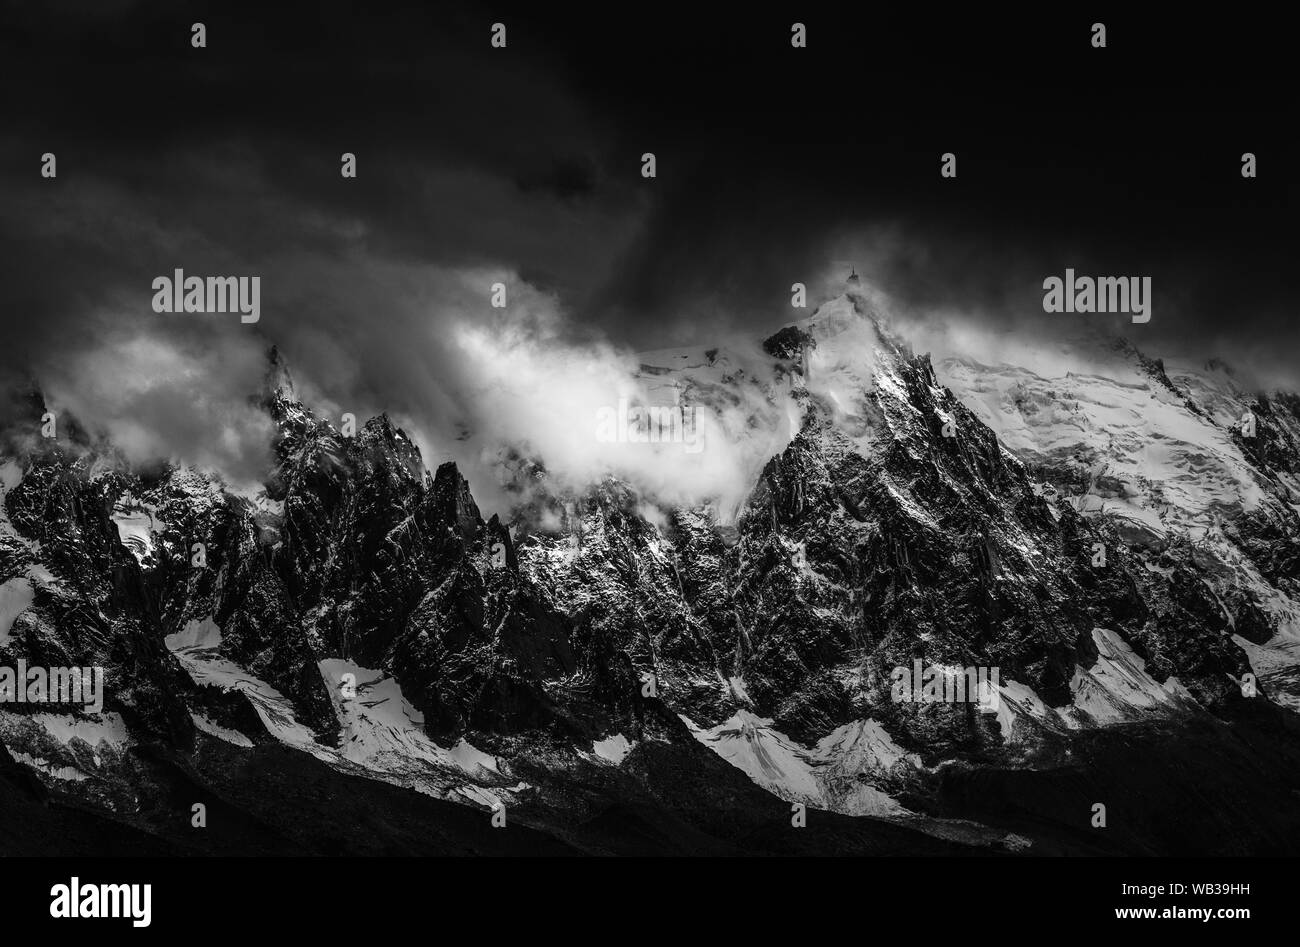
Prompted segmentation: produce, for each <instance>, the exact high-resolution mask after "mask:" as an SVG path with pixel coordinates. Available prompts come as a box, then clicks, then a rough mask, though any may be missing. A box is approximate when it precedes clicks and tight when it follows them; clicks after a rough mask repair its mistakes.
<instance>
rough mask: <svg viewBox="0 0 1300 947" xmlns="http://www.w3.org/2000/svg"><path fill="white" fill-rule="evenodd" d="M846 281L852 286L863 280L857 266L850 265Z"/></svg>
mask: <svg viewBox="0 0 1300 947" xmlns="http://www.w3.org/2000/svg"><path fill="white" fill-rule="evenodd" d="M845 282H846V283H849V284H850V285H852V286H857V285H858V284H859V283H860V282H861V280H859V279H858V271H857V268H856V267H853V266H850V267H849V278H848V279H847V280H845Z"/></svg>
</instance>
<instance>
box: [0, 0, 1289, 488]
mask: <svg viewBox="0 0 1300 947" xmlns="http://www.w3.org/2000/svg"><path fill="white" fill-rule="evenodd" d="M361 10H362V8H360V7H351V6H345V5H328V4H327V5H325V6H323V7H318V8H312V9H311V10H307V11H304V10H300V9H294V8H279V7H277V8H274V9H257V8H249V9H245V10H238V9H236V8H232V7H230V6H229V5H226V4H198V5H177V4H164V3H117V4H114V5H112V7H111V8H108V7H104V6H103V5H97V4H95V5H86V6H84V7H82V6H78V5H75V4H63V5H58V6H56V7H54V8H47V9H46V10H38V9H36V8H30V7H24V8H11V9H9V10H7V11H6V14H5V15H6V19H7V21H8V22H7V25H6V29H5V30H4V31H2V32H3V37H4V38H3V42H4V44H5V48H4V57H3V65H0V69H3V79H4V81H5V83H6V87H7V88H19V87H21V88H22V90H23V92H22V95H21V96H20V97H19V99H18V102H17V103H16V107H15V108H14V109H13V111H12V114H11V115H9V116H8V117H7V126H6V134H5V138H4V142H3V145H0V149H2V150H0V165H2V168H0V169H2V171H3V177H2V178H0V202H3V206H4V208H5V214H4V217H3V219H2V220H0V253H3V254H4V256H5V258H6V259H7V260H8V261H10V266H9V267H8V268H7V271H6V281H5V287H4V309H5V314H4V317H3V323H2V324H0V340H2V341H3V348H4V353H5V356H4V361H5V366H6V368H7V369H9V370H10V371H13V370H15V369H22V370H27V369H30V370H32V371H33V372H36V373H37V374H39V375H41V376H42V377H50V376H53V377H55V378H58V379H60V380H61V381H62V383H63V387H64V389H65V390H66V391H68V392H69V395H68V397H69V398H72V394H71V392H72V391H73V390H74V389H77V388H78V387H79V386H81V382H80V381H79V379H83V378H93V379H100V378H102V379H103V382H102V384H101V385H100V387H99V388H98V389H95V390H96V391H98V392H99V393H98V394H97V396H96V398H94V399H91V398H86V397H84V395H79V396H78V397H76V398H74V399H73V400H76V401H77V402H78V403H79V404H80V406H81V408H82V409H83V410H86V411H91V410H92V409H93V405H94V404H95V403H96V402H97V401H98V402H104V401H105V400H107V401H110V402H111V401H112V400H113V399H112V398H111V397H109V394H110V393H109V392H108V391H107V389H108V387H110V386H111V366H109V364H108V362H109V361H111V359H119V360H120V361H122V363H123V365H124V366H126V367H129V368H130V369H131V370H134V371H140V372H147V371H148V363H149V360H150V359H151V358H153V359H158V360H160V364H162V365H163V366H164V368H165V370H166V371H164V375H165V374H166V372H167V371H170V372H172V373H174V375H175V377H174V379H172V381H171V383H170V388H169V390H170V391H171V392H172V393H173V394H177V393H178V392H179V390H180V389H181V388H183V387H187V388H188V389H189V390H191V391H199V390H203V391H204V392H205V393H204V394H203V396H202V398H201V399H198V400H201V401H202V404H199V405H198V406H197V407H196V408H195V416H196V417H202V418H206V419H207V420H205V421H203V422H202V423H201V424H198V423H196V425H195V426H194V427H193V430H192V432H191V434H190V436H189V437H188V438H187V437H186V434H185V428H186V425H185V424H184V423H182V421H180V420H178V418H177V416H176V410H180V409H175V410H173V408H174V405H173V406H171V407H169V409H168V411H167V412H166V413H165V414H164V413H163V412H162V404H163V403H164V402H165V401H166V399H165V398H162V397H160V396H159V395H158V393H157V392H154V393H151V394H149V396H148V397H145V396H143V395H141V396H139V397H135V396H132V397H128V398H123V399H121V404H119V405H117V406H116V407H115V415H114V417H113V418H112V420H113V421H114V422H115V423H116V424H117V426H118V427H121V426H122V424H123V423H124V422H125V421H126V420H131V421H132V423H134V424H135V425H136V426H137V427H144V426H146V425H145V423H144V421H143V420H142V415H148V416H150V417H152V416H153V415H157V426H158V427H159V428H160V429H161V430H162V431H164V432H165V434H164V435H163V436H162V442H163V443H166V444H169V445H174V446H176V447H177V448H178V449H190V448H194V449H198V448H200V447H201V446H203V444H204V443H205V437H204V434H203V433H202V432H203V431H205V430H207V429H208V428H210V427H211V426H212V425H213V424H216V423H221V424H223V425H225V427H226V428H228V429H229V430H231V431H235V430H237V429H238V428H239V426H240V424H241V423H243V422H242V421H240V420H239V418H238V417H237V416H236V415H231V414H230V412H231V411H233V410H234V409H229V410H227V408H228V406H229V405H232V404H234V403H235V402H236V400H237V399H238V398H241V397H243V395H244V394H246V393H247V389H248V386H249V385H250V384H251V380H252V379H253V377H254V376H255V375H256V373H257V370H258V365H259V362H258V358H259V353H260V351H261V349H262V348H263V346H264V345H266V344H267V343H269V342H271V341H275V342H278V343H280V344H281V345H282V347H283V348H284V349H285V351H286V352H287V353H288V355H289V357H290V359H291V361H292V363H293V364H294V365H295V366H296V367H297V368H298V369H299V374H300V375H301V376H303V377H304V378H305V379H307V381H308V382H309V384H311V385H312V386H314V388H315V389H316V394H317V395H318V396H319V397H320V398H321V399H322V400H323V401H324V402H328V403H330V404H333V405H343V404H348V405H352V404H356V405H358V407H360V408H361V409H362V410H381V409H385V408H387V409H390V410H394V411H398V412H406V413H408V414H410V415H411V416H415V417H418V416H419V415H420V413H421V412H426V413H430V414H432V415H434V416H436V417H437V418H438V419H439V421H440V422H441V421H446V422H451V421H453V420H455V419H458V418H460V419H463V418H466V417H470V416H472V414H473V412H472V410H470V409H469V408H468V407H467V406H466V405H465V404H464V395H463V390H467V389H468V388H470V387H472V385H471V384H470V380H468V379H465V378H464V377H463V374H462V366H461V365H460V364H458V357H457V353H456V352H455V350H454V348H451V347H449V346H448V343H447V340H446V338H442V339H439V338H433V339H430V338H428V337H427V336H426V333H428V332H430V331H433V333H434V335H435V336H436V335H437V333H438V332H441V333H442V335H443V336H446V335H448V333H449V332H450V329H449V328H448V324H447V323H446V322H444V321H442V315H443V314H449V317H455V318H457V319H460V318H470V319H473V318H485V317H484V316H482V314H481V313H480V312H479V310H480V309H481V308H482V305H483V300H485V299H486V283H490V282H491V281H492V279H495V278H504V279H515V280H519V281H521V282H522V284H526V285H523V286H522V288H521V293H522V294H524V295H528V294H534V293H535V295H536V298H535V300H534V301H535V303H536V305H537V307H538V309H539V311H543V310H544V311H545V312H546V313H547V314H548V320H547V326H548V328H547V333H548V335H547V338H548V340H550V342H552V343H557V344H558V342H557V340H568V341H569V342H572V344H574V345H578V346H584V345H588V344H591V339H593V338H598V337H599V336H600V335H601V334H603V335H605V336H607V337H608V338H610V339H612V340H613V341H614V342H615V343H619V344H622V343H626V344H628V345H632V346H636V347H641V348H660V347H664V346H668V345H672V344H678V343H684V342H703V341H709V340H712V339H714V338H717V337H723V336H727V335H730V334H739V335H751V336H752V335H762V334H764V333H766V332H768V331H771V330H772V329H774V328H775V327H777V326H779V325H781V324H782V323H784V322H786V321H789V320H790V319H791V318H793V316H794V315H796V314H794V313H792V312H791V310H790V309H789V306H788V302H789V287H790V284H791V283H792V282H796V281H799V282H805V283H808V285H809V286H810V287H814V288H815V289H816V290H818V291H821V290H826V291H830V289H831V288H832V283H833V280H832V279H831V275H833V274H834V273H837V272H842V270H843V268H844V266H845V265H847V264H854V265H856V266H858V268H859V270H860V271H861V272H863V273H864V275H866V276H868V277H869V278H871V279H872V280H873V281H875V282H876V283H878V284H879V285H880V286H881V287H882V288H883V289H885V290H886V291H888V292H889V293H890V294H891V295H892V296H893V297H895V298H896V299H897V300H898V302H899V305H900V308H902V309H903V310H904V311H908V312H912V313H916V314H918V317H922V316H923V314H924V313H926V312H927V311H940V312H960V313H961V314H962V315H963V317H964V318H969V319H972V320H976V321H980V322H987V323H990V324H992V325H994V326H1023V327H1025V330H1026V331H1050V330H1051V329H1052V328H1053V325H1054V324H1053V317H1049V316H1047V315H1046V314H1044V313H1043V312H1042V307H1041V298H1042V289H1041V284H1042V280H1043V278H1044V277H1045V276H1048V275H1053V274H1060V273H1061V272H1063V270H1064V268H1065V267H1067V266H1072V267H1074V268H1075V269H1076V270H1077V271H1079V272H1080V273H1085V272H1087V273H1092V274H1094V275H1109V274H1117V275H1118V274H1123V275H1151V276H1152V278H1153V283H1154V285H1155V287H1156V301H1155V310H1154V316H1153V320H1152V323H1151V324H1150V325H1149V326H1145V327H1140V328H1141V330H1142V333H1141V334H1142V338H1140V339H1139V342H1140V343H1141V344H1144V345H1145V344H1148V343H1149V345H1150V347H1152V348H1154V349H1156V350H1157V354H1160V353H1161V352H1163V351H1164V350H1165V349H1166V348H1168V347H1175V346H1180V347H1182V348H1185V349H1189V350H1192V351H1194V352H1197V353H1200V352H1204V353H1205V354H1209V353H1210V352H1211V351H1214V352H1219V353H1226V354H1227V355H1228V356H1229V357H1230V358H1232V357H1237V358H1239V359H1240V360H1243V361H1245V362H1247V363H1249V364H1250V365H1253V366H1256V367H1257V369H1258V371H1259V373H1260V374H1261V376H1267V377H1275V376H1278V375H1282V376H1284V375H1285V374H1286V369H1287V364H1288V361H1289V360H1290V355H1289V353H1290V352H1293V351H1295V343H1296V341H1297V339H1296V329H1295V328H1294V319H1293V318H1292V314H1293V313H1294V304H1293V298H1294V294H1293V291H1292V288H1291V286H1290V285H1289V283H1290V276H1289V274H1290V272H1291V271H1292V270H1293V269H1294V251H1295V249H1296V247H1295V239H1294V236H1293V234H1294V226H1293V220H1294V210H1295V200H1294V193H1293V188H1294V185H1293V184H1292V183H1291V182H1292V181H1293V180H1294V177H1295V175H1294V173H1293V171H1294V169H1295V168H1296V167H1297V164H1296V160H1297V155H1296V151H1295V148H1294V143H1293V141H1292V139H1291V137H1290V135H1291V132H1290V127H1291V118H1290V114H1289V110H1290V100H1289V98H1288V97H1287V95H1286V86H1284V85H1282V84H1281V83H1279V82H1277V81H1275V80H1276V79H1277V77H1278V76H1280V75H1282V73H1281V68H1282V66H1281V61H1280V60H1279V59H1277V58H1275V56H1274V53H1275V52H1276V48H1275V45H1268V44H1265V46H1263V47H1261V48H1260V49H1254V50H1252V54H1251V62H1250V68H1249V69H1243V68H1242V61H1243V54H1242V53H1241V52H1240V46H1241V44H1242V43H1243V42H1244V38H1243V37H1242V36H1235V35H1233V34H1232V33H1231V31H1229V32H1227V33H1222V32H1221V33H1219V34H1218V35H1217V37H1216V46H1215V52H1214V55H1206V54H1205V48H1204V44H1203V43H1201V42H1198V40H1200V39H1203V37H1199V36H1198V35H1197V34H1195V32H1194V31H1190V30H1189V28H1188V27H1186V26H1182V27H1180V26H1179V25H1178V24H1173V25H1172V26H1170V25H1169V24H1157V23H1156V22H1155V21H1154V20H1153V21H1152V22H1151V23H1147V22H1138V21H1135V20H1132V19H1128V20H1124V21H1120V22H1118V23H1117V24H1112V29H1111V36H1112V48H1110V49H1108V50H1106V51H1104V55H1105V56H1106V57H1107V58H1106V59H1104V60H1103V59H1100V58H1099V54H1100V52H1099V51H1093V50H1091V49H1089V48H1088V46H1087V44H1086V42H1081V41H1079V39H1078V34H1079V30H1080V25H1079V24H1078V23H1076V22H1074V21H1073V20H1072V19H1071V18H1070V17H1068V16H1066V15H1064V14H1061V15H1053V16H1052V17H1048V16H1046V15H1044V16H1040V17H1038V18H1035V19H1034V20H1033V21H1017V20H1011V19H1007V18H1000V17H998V16H986V15H981V14H978V13H972V14H966V15H964V19H962V20H960V21H954V20H951V19H948V20H945V21H942V22H939V23H930V22H925V21H922V20H920V19H913V20H908V19H906V17H905V15H903V14H898V13H890V14H887V15H881V14H879V13H878V12H877V11H871V10H861V11H857V12H854V13H847V12H846V11H843V10H837V9H834V8H832V7H826V6H821V5H816V4H814V5H810V6H809V7H808V8H807V9H806V10H801V12H800V14H799V15H800V16H801V17H802V18H804V19H805V20H806V21H807V22H808V26H809V36H810V43H811V46H810V48H809V49H808V50H802V51H796V50H792V49H791V48H790V47H789V43H788V36H789V23H788V22H787V20H788V16H787V15H785V14H782V15H780V16H776V15H771V14H766V13H758V12H752V11H751V12H746V13H745V15H744V16H740V15H738V14H733V13H731V12H730V11H726V10H717V11H711V12H708V13H706V12H704V11H701V10H697V9H695V8H693V7H681V8H676V9H668V8H665V9H663V10H660V9H658V8H656V9H654V10H643V11H638V12H637V13H636V15H635V16H628V17H623V16H622V15H618V16H616V15H614V14H612V13H610V14H602V15H599V16H595V15H588V14H585V13H583V12H582V11H578V10H573V11H564V12H560V11H551V10H549V9H542V8H538V7H536V6H530V7H525V8H520V9H517V10H492V11H490V12H482V11H478V10H475V9H473V8H472V7H470V6H468V5H463V4H462V5H454V6H439V7H436V8H435V7H426V6H422V5H413V6H409V7H402V6H398V7H391V8H381V9H373V8H371V7H369V6H368V7H366V8H364V13H362V12H361ZM497 19H500V20H503V21H505V22H507V24H508V28H509V31H510V32H509V41H510V45H509V47H508V48H507V49H506V50H493V49H491V48H490V46H489V44H488V35H489V26H490V24H491V22H493V21H494V20H497ZM194 21H202V22H205V23H206V24H207V27H208V42H209V47H208V48H207V49H205V50H193V49H191V48H190V46H189V24H190V23H191V22H194ZM1117 26H1118V28H1117ZM1082 29H1083V30H1084V31H1085V32H1086V24H1085V25H1084V26H1083V27H1082ZM1179 30H1181V31H1182V32H1179ZM1234 44H1236V46H1235V47H1234ZM1234 48H1237V49H1238V52H1237V53H1235V54H1234V53H1233V49H1234ZM1261 49H1262V51H1261ZM34 79H38V80H39V81H33V80H34ZM1246 150H1252V151H1255V152H1257V153H1258V154H1259V156H1260V168H1261V177H1260V178H1259V179H1258V180H1254V181H1243V179H1241V178H1240V176H1239V174H1238V170H1237V169H1238V162H1239V156H1240V154H1241V152H1242V151H1246ZM45 151H53V152H55V153H57V154H58V156H59V177H58V179H57V180H55V181H43V180H41V179H40V178H39V177H38V175H37V169H38V167H39V155H40V154H41V153H43V152H45ZM345 151H348V152H353V153H355V154H356V155H357V162H358V169H359V177H358V178H357V179H356V180H351V181H344V180H342V179H341V178H340V177H339V155H340V154H341V153H342V152H345ZM645 151H652V152H654V153H655V154H656V156H657V159H658V171H659V176H658V177H657V178H656V179H655V180H653V181H646V180H642V179H641V178H640V176H639V168H640V156H641V154H642V153H643V152H645ZM945 151H953V152H955V153H956V154H957V155H958V162H959V176H958V178H957V180H954V181H948V180H942V179H940V177H939V174H938V167H939V155H940V154H942V153H943V152H945ZM833 261H834V265H832V262H833ZM176 266H183V267H184V268H185V269H186V270H187V272H189V273H192V274H201V275H212V274H226V273H230V274H259V275H261V276H262V278H263V287H264V289H263V293H264V295H263V311H264V313H265V316H264V318H263V321H262V322H261V323H259V324H258V325H257V326H254V327H245V326H240V325H238V323H237V320H235V321H234V322H233V323H224V322H221V321H220V320H213V319H207V318H205V319H185V318H167V317H160V316H158V315H156V314H154V313H152V312H151V311H150V310H149V309H148V300H149V296H150V292H149V284H150V281H151V280H152V279H153V278H154V277H155V276H157V275H160V274H164V273H170V271H171V269H172V268H173V267H176ZM537 291H540V292H537ZM440 307H441V308H440ZM476 307H478V308H476ZM443 310H445V311H446V312H445V313H443ZM552 317H553V318H552ZM1134 328H1135V329H1136V328H1138V327H1134ZM149 343H157V346H156V347H151V345H150V344H149ZM168 377H170V376H168ZM431 377H432V378H434V379H441V382H440V384H435V385H431V384H430V383H429V382H428V381H427V379H428V378H431ZM84 387H92V386H88V385H87V386H84ZM196 398H197V396H196ZM175 403H176V404H182V405H183V404H185V403H186V402H185V400H184V399H183V398H180V399H178V400H177V401H176V402H175ZM170 404H171V403H169V405H170ZM222 405H226V406H227V407H221V406H222ZM223 411H224V412H226V414H224V415H223V414H222V412H223ZM227 415H229V417H227ZM213 418H225V420H222V421H220V422H218V421H214V420H212V419H213ZM250 423H251V422H250ZM141 436H143V435H141ZM232 437H234V435H233V434H232ZM237 440H238V439H237V438H235V439H234V440H233V441H232V444H233V445H234V446H233V447H232V450H233V451H234V452H235V453H240V451H239V450H237V448H238V444H237V443H236V442H237ZM219 443H220V442H218V445H219ZM240 456H241V457H242V456H243V454H240ZM244 459H245V460H246V461H247V463H246V464H245V466H248V467H250V468H251V467H252V466H254V465H255V464H254V461H255V460H256V458H253V457H247V458H244Z"/></svg>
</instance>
